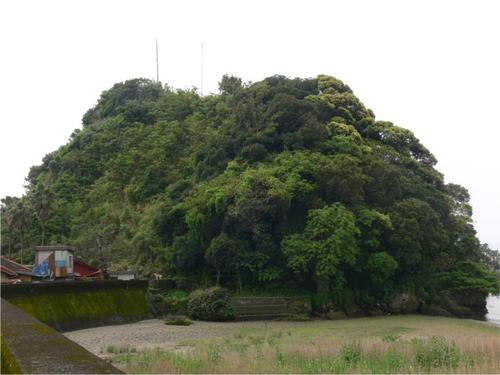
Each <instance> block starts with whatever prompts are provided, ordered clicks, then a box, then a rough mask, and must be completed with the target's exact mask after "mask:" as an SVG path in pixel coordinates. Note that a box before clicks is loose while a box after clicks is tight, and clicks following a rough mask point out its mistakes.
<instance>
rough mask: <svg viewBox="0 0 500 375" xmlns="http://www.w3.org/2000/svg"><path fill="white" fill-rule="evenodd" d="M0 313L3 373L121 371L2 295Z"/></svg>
mask: <svg viewBox="0 0 500 375" xmlns="http://www.w3.org/2000/svg"><path fill="white" fill-rule="evenodd" d="M2 291H3V287H2ZM1 315H2V320H1V323H2V326H1V344H2V347H1V373H2V374H9V373H15V374H117V373H122V372H121V371H120V370H118V369H117V368H115V367H113V366H112V365H111V364H109V363H108V362H106V361H104V360H102V359H101V358H99V357H97V356H95V355H94V354H92V353H90V352H89V351H87V350H86V349H84V348H83V347H81V346H80V345H78V344H76V343H75V342H73V341H71V340H69V339H67V338H66V337H64V336H63V335H62V334H60V333H59V332H57V331H56V330H54V329H53V328H51V327H49V326H47V325H45V324H43V323H41V322H40V321H38V320H36V319H35V318H33V317H32V316H30V315H28V314H26V313H25V312H23V311H21V310H20V309H18V308H17V307H15V306H14V305H12V304H11V303H9V302H7V301H6V300H4V299H2V300H1Z"/></svg>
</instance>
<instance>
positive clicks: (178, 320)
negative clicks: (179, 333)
mask: <svg viewBox="0 0 500 375" xmlns="http://www.w3.org/2000/svg"><path fill="white" fill-rule="evenodd" d="M163 321H164V322H165V324H166V325H168V326H190V325H191V324H193V321H192V320H191V319H188V318H184V317H169V318H166V319H164V320H163Z"/></svg>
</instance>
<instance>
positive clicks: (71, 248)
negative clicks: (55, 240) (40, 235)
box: [35, 245, 76, 251]
mask: <svg viewBox="0 0 500 375" xmlns="http://www.w3.org/2000/svg"><path fill="white" fill-rule="evenodd" d="M56 250H68V251H76V247H74V246H69V245H53V246H35V251H56Z"/></svg>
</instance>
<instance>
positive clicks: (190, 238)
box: [2, 75, 498, 304]
mask: <svg viewBox="0 0 500 375" xmlns="http://www.w3.org/2000/svg"><path fill="white" fill-rule="evenodd" d="M435 164H436V159H435V157H434V156H433V155H432V154H431V152H429V150H427V148H425V147H424V146H423V145H422V144H421V143H420V142H419V140H418V139H417V138H416V137H415V136H414V135H413V133H412V132H411V131H409V130H407V129H404V128H401V127H398V126H395V125H393V124H392V123H390V122H386V121H377V120H375V115H374V114H373V112H372V111H371V110H369V109H367V108H366V107H365V106H364V105H363V104H362V103H361V102H360V101H359V99H358V98H357V97H356V96H354V94H353V92H352V90H351V89H350V88H349V86H347V85H346V84H344V83H343V82H341V81H340V80H338V79H336V78H334V77H330V76H323V75H321V76H318V77H317V78H314V79H288V78H286V77H283V76H273V77H270V78H267V79H265V80H263V81H261V82H257V83H253V84H242V82H241V80H240V79H239V78H236V77H229V76H224V77H223V78H222V80H221V82H220V94H218V95H210V96H205V97H200V96H199V95H198V94H197V93H196V92H195V91H189V90H188V91H183V90H173V89H171V88H168V87H162V86H161V85H159V84H157V83H155V82H152V81H149V80H144V79H134V80H130V81H126V82H124V83H119V84H116V85H114V86H113V87H112V88H111V89H110V90H108V91H105V92H103V94H102V95H101V98H100V99H99V101H98V103H97V105H96V106H95V107H94V108H92V109H90V110H89V111H87V113H85V115H84V116H83V128H82V129H81V130H80V129H78V130H75V131H74V132H73V134H72V135H71V138H70V140H69V141H68V143H67V144H65V145H63V146H61V147H60V148H59V149H58V150H56V151H54V152H52V153H50V154H48V155H46V156H45V158H44V159H43V164H42V165H40V166H35V167H32V168H31V170H30V172H29V175H28V178H27V181H28V189H27V193H26V195H25V196H23V197H22V198H12V197H7V198H6V199H4V200H3V208H2V209H3V216H2V220H3V226H2V253H3V254H9V255H10V256H12V257H14V258H15V257H17V258H19V256H21V250H22V249H24V251H23V254H24V255H23V256H25V257H27V259H30V261H32V260H31V259H32V258H31V257H32V254H31V253H30V252H29V250H28V249H30V248H31V247H32V246H34V245H39V244H55V243H68V244H71V245H75V246H77V247H78V249H79V253H78V256H79V257H82V258H83V259H85V260H86V261H88V262H92V263H96V264H98V265H101V266H104V267H107V268H108V269H110V270H112V269H126V268H129V267H134V268H136V269H137V270H138V271H139V272H140V273H141V274H142V275H149V274H151V273H152V272H159V273H162V274H163V275H165V276H166V277H170V278H174V279H176V280H177V281H178V283H179V285H180V284H182V283H186V284H188V285H195V284H199V285H203V284H215V283H217V282H218V283H220V284H222V285H225V286H227V287H229V288H231V289H233V290H235V289H237V288H238V289H245V288H272V287H276V286H280V287H282V288H285V289H286V288H289V289H293V290H308V291H319V292H321V293H326V294H328V293H330V292H331V291H335V296H337V297H336V298H340V299H342V298H344V299H346V298H353V296H355V298H357V300H358V302H359V303H360V304H370V303H372V304H373V303H375V301H380V300H381V299H384V298H389V297H390V296H391V295H392V294H394V293H395V292H398V291H399V292H400V291H413V292H415V293H416V294H417V295H418V296H419V298H421V299H423V300H426V301H431V302H432V301H433V300H440V299H441V298H442V297H443V296H445V297H446V298H448V297H450V296H451V297H453V296H454V295H457V293H458V294H460V296H462V297H463V296H466V295H468V294H473V295H480V296H481V298H483V297H484V296H486V295H487V293H489V292H491V291H495V289H496V288H498V286H497V283H496V279H495V276H494V274H493V273H491V272H490V271H488V270H487V268H486V267H485V264H486V261H487V259H486V257H485V255H484V252H483V251H482V250H481V245H480V243H479V241H478V239H477V237H476V233H475V231H474V228H473V225H472V219H471V215H472V210H471V207H470V205H469V194H468V193H467V190H466V189H464V188H463V187H461V186H458V185H455V184H445V183H444V181H443V175H442V174H441V173H439V172H438V171H437V170H436V169H435V168H434V165H435ZM451 297H450V298H451Z"/></svg>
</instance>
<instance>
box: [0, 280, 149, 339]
mask: <svg viewBox="0 0 500 375" xmlns="http://www.w3.org/2000/svg"><path fill="white" fill-rule="evenodd" d="M147 290H148V282H147V281H142V280H130V281H122V280H106V281H68V282H52V283H38V284H37V283H31V284H15V285H3V286H2V298H5V299H7V300H8V301H9V302H11V303H12V304H13V305H15V306H17V307H19V308H20V309H21V310H23V311H24V312H26V313H28V314H30V315H32V316H33V317H34V318H36V319H38V320H40V321H42V322H43V323H46V324H48V325H50V326H52V327H54V328H56V329H57V330H59V331H67V330H72V329H79V328H88V327H95V326H100V325H109V324H123V323H128V322H134V321H138V320H143V319H147V318H148V317H150V312H149V307H148V302H147Z"/></svg>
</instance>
